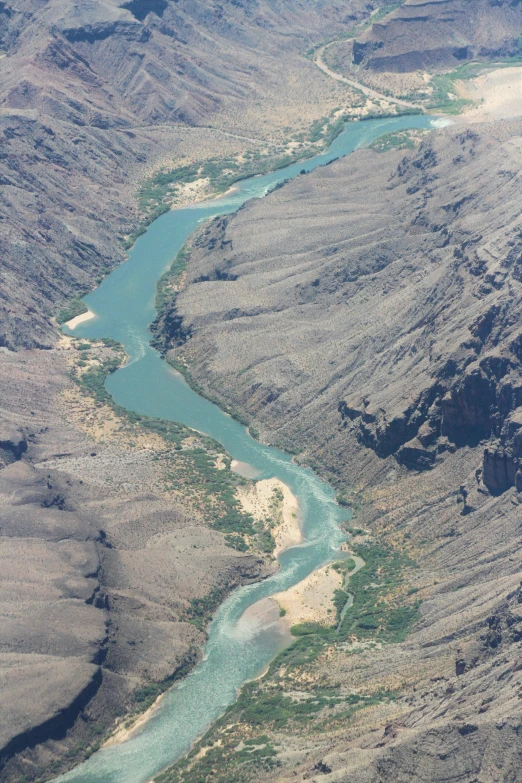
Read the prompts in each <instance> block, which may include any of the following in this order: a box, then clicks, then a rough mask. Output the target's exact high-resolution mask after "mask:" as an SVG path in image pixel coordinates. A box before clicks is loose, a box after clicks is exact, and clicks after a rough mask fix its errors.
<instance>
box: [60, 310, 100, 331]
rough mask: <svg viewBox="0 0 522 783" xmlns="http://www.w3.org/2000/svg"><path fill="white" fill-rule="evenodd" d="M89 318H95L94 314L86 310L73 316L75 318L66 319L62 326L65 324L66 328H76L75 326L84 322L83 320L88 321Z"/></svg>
mask: <svg viewBox="0 0 522 783" xmlns="http://www.w3.org/2000/svg"><path fill="white" fill-rule="evenodd" d="M91 318H96V315H95V313H92V312H91V311H90V310H87V312H86V313H82V314H81V315H77V316H75V318H71V320H70V321H66V323H65V324H64V326H66V327H67V328H68V329H76V327H77V326H79V325H80V324H83V323H85V321H90V320H91Z"/></svg>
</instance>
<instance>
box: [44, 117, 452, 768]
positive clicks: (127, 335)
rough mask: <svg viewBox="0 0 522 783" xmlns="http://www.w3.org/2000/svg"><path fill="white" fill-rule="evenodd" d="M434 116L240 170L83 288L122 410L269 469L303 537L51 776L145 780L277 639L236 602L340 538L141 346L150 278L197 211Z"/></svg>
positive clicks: (321, 496) (331, 501)
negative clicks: (144, 713) (144, 697)
mask: <svg viewBox="0 0 522 783" xmlns="http://www.w3.org/2000/svg"><path fill="white" fill-rule="evenodd" d="M438 122H439V121H437V120H436V119H434V118H433V117H431V118H430V117H429V116H425V115H420V116H405V117H397V118H390V119H381V120H368V121H365V122H359V123H348V124H347V125H346V127H345V130H344V131H343V133H342V134H341V135H340V136H338V137H337V139H336V140H335V141H334V142H333V143H332V145H331V147H330V148H329V150H328V151H327V152H326V153H324V154H322V155H318V156H316V157H315V158H312V159H310V160H307V161H301V162H299V163H296V164H292V165H291V166H288V167H287V168H284V169H280V170H279V171H277V172H274V173H271V174H267V175H265V176H260V177H253V178H251V179H248V180H244V181H242V182H240V183H238V185H237V188H236V189H235V190H234V192H233V193H230V194H229V195H227V196H226V197H223V198H219V199H215V200H213V201H206V202H201V203H200V204H196V205H194V206H192V207H188V208H184V209H177V210H172V211H171V212H168V213H166V214H165V215H162V216H161V217H160V218H158V219H157V220H156V221H155V222H154V223H153V224H152V225H151V226H150V227H149V229H148V230H147V232H146V233H145V234H144V235H143V236H141V237H140V238H139V239H138V240H137V242H136V244H135V245H134V247H133V249H132V251H131V252H130V255H129V259H128V261H127V262H125V263H124V264H122V265H121V266H120V267H118V268H117V269H115V270H114V271H113V272H112V273H111V274H110V275H109V276H108V277H107V278H106V279H105V280H104V281H103V282H102V283H101V285H100V286H99V288H97V289H96V290H95V291H93V293H91V294H89V295H88V296H87V297H85V300H84V301H85V303H86V305H87V306H88V307H89V309H90V310H91V311H92V312H93V313H94V314H95V318H93V319H92V320H90V321H86V322H84V323H83V324H81V325H79V326H77V327H76V329H75V330H74V332H71V334H74V336H76V337H86V338H96V337H112V338H113V339H115V340H118V341H119V342H121V343H122V344H123V346H124V348H125V351H126V353H127V355H128V357H129V361H128V363H127V365H126V366H125V367H123V368H122V369H120V370H118V371H117V372H115V373H114V374H112V375H110V376H109V377H108V379H107V389H108V391H109V392H110V394H111V395H112V397H113V398H114V400H115V401H116V402H117V403H119V404H120V405H122V406H123V407H125V408H127V409H129V410H133V411H136V412H138V413H141V414H146V415H149V416H157V417H160V418H162V419H169V420H172V421H177V422H181V423H183V424H185V425H187V426H188V427H192V428H193V429H196V430H199V431H200V432H203V433H205V434H207V435H209V436H211V437H212V438H214V439H215V440H217V441H219V442H220V443H221V444H222V445H223V446H224V447H225V449H226V450H227V451H228V453H229V454H230V455H231V456H232V457H233V458H234V459H236V460H238V461H240V462H246V463H248V464H250V465H252V466H253V468H254V469H255V470H256V472H257V474H258V476H259V477H260V478H268V477H271V476H276V477H277V478H279V479H281V481H283V482H285V484H287V485H288V486H289V487H290V489H291V490H292V492H293V493H294V494H295V495H296V497H297V499H298V501H299V505H300V516H301V522H302V529H303V534H304V538H305V542H304V543H303V544H302V545H300V546H298V547H294V548H292V549H289V550H286V551H285V552H283V553H282V554H281V555H280V557H279V561H280V566H281V567H280V570H279V571H278V572H277V573H276V574H275V575H274V576H272V577H270V578H269V579H267V580H265V581H263V582H260V583H257V584H254V585H249V586H247V587H241V588H238V589H237V590H235V591H234V593H233V594H232V595H231V596H230V597H229V598H228V599H227V600H226V601H225V602H224V603H223V604H222V605H221V607H220V608H219V609H218V611H217V613H216V615H215V617H214V619H213V621H212V623H211V625H210V629H209V637H208V641H207V643H206V646H205V651H204V658H203V660H202V661H201V663H199V664H198V665H197V667H196V668H195V669H194V670H193V672H192V673H191V674H190V675H189V676H188V677H186V678H185V680H183V681H182V682H180V683H179V684H177V685H175V686H174V687H173V688H172V689H171V690H170V691H169V692H168V693H167V694H166V695H165V697H164V698H163V699H162V700H161V702H160V704H159V706H158V708H157V710H156V711H155V712H154V713H153V714H152V716H151V718H150V720H149V721H148V722H146V723H145V724H144V725H143V727H142V728H141V729H140V730H139V731H138V732H137V733H136V734H134V735H133V736H132V737H131V738H130V739H128V740H127V741H126V742H124V743H122V744H119V745H113V746H109V747H106V748H102V749H101V750H99V751H98V752H97V753H95V754H93V756H91V757H90V758H89V759H88V760H87V761H85V762H84V763H82V764H80V765H79V766H78V767H76V768H75V769H73V770H72V771H71V772H69V773H67V774H66V775H63V776H61V777H60V778H59V781H60V783H145V782H146V781H148V780H149V779H150V778H151V777H152V776H153V775H154V774H156V773H158V772H159V771H160V770H162V769H163V768H164V767H166V766H167V765H169V764H171V763H173V762H174V761H176V760H177V759H178V758H180V756H182V755H183V754H184V753H186V752H187V750H188V749H189V748H190V746H191V745H192V744H193V742H194V741H195V740H196V739H197V738H198V737H199V736H201V734H203V733H204V731H205V730H206V729H207V728H208V726H209V725H210V724H211V723H212V722H213V721H214V720H216V719H217V718H218V717H219V716H220V715H221V714H222V713H223V712H224V710H225V709H226V707H227V706H228V705H229V704H231V703H232V702H233V701H234V699H235V698H236V695H237V692H238V689H239V688H240V687H241V686H242V685H243V684H244V683H245V682H246V681H247V680H250V679H252V678H253V677H255V676H256V675H258V674H259V673H260V672H261V671H263V669H264V668H265V667H266V666H267V664H268V663H269V662H270V661H271V660H272V659H273V658H274V656H275V655H276V654H277V653H278V652H279V651H280V650H281V649H282V647H283V646H284V644H285V643H286V640H285V638H284V636H283V634H282V631H281V628H280V624H279V623H278V622H276V621H272V622H267V623H263V622H262V621H261V620H258V621H256V620H255V618H252V617H251V616H249V617H248V619H247V618H244V617H242V616H243V614H244V612H245V610H246V609H247V608H248V607H249V606H251V605H252V604H254V603H255V602H257V601H259V600H260V599H262V598H265V597H267V596H269V595H271V594H273V593H276V592H280V591H282V590H286V589H287V588H288V587H291V586H292V585H294V584H296V583H297V582H299V581H300V580H301V579H303V578H304V577H305V576H307V575H308V574H309V573H311V572H312V571H314V570H315V569H317V568H318V567H320V566H321V565H323V564H325V563H327V562H330V561H331V560H332V559H334V558H335V555H336V553H337V552H338V551H339V547H340V545H341V543H342V542H343V541H344V540H345V539H346V535H345V534H344V533H343V532H342V530H341V528H340V522H342V521H343V520H346V518H347V512H346V510H343V509H342V508H341V507H340V506H338V505H337V504H336V502H335V493H334V491H333V489H332V488H331V487H330V486H329V485H328V484H326V483H325V482H323V481H321V480H320V479H319V478H318V477H317V476H316V475H315V474H314V473H313V472H312V471H311V470H308V469H306V468H302V467H299V466H297V465H295V464H294V463H293V462H292V460H291V457H290V456H288V455H287V454H285V453H283V452H281V451H279V450H278V449H275V448H270V447H268V446H264V445H262V444H260V443H258V442H257V441H255V440H254V439H253V438H251V437H250V435H249V434H248V432H247V431H246V429H245V427H243V426H242V425H241V424H239V423H238V422H237V421H235V420H234V419H232V418H231V417H230V416H228V415H226V414H225V413H223V412H222V411H221V410H220V409H219V408H218V407H217V406H216V405H213V404H212V403H210V402H209V401H208V400H206V399H204V398H203V397H200V396H199V395H198V394H196V393H195V392H194V391H192V390H191V389H190V387H189V386H188V385H187V383H186V382H185V380H184V379H183V377H182V376H181V375H179V373H176V372H175V371H174V370H173V369H172V368H170V367H169V366H168V365H167V364H166V362H164V361H163V360H162V359H161V358H160V357H159V355H158V354H157V353H156V352H155V351H154V350H153V349H152V348H151V347H150V345H149V340H150V333H149V331H148V326H149V324H150V323H151V321H152V320H153V319H154V317H155V315H156V312H155V308H154V300H155V294H156V283H157V280H158V278H159V277H160V276H161V275H162V274H163V272H164V271H165V270H166V269H167V268H168V267H169V266H170V263H171V262H172V260H173V259H174V257H175V256H176V254H177V252H178V250H179V249H180V248H181V247H182V246H183V245H184V243H185V241H186V239H187V238H188V236H189V235H190V234H191V233H192V232H193V231H194V230H195V229H196V228H197V226H198V224H199V223H201V222H202V221H204V220H208V219H209V218H211V217H214V216H216V215H222V214H229V213H232V212H235V211H236V210H237V209H238V208H239V207H240V206H241V205H242V204H243V203H244V202H245V201H247V200H248V199H251V198H260V197H263V196H264V195H266V193H267V192H268V191H269V190H270V189H271V188H273V187H274V186H275V185H277V184H278V183H279V182H282V181H283V180H286V179H291V178H293V177H296V176H298V175H299V174H300V172H301V171H303V170H305V171H307V172H308V171H311V170H312V169H314V168H316V167H317V166H321V165H325V164H326V163H328V162H330V161H332V160H334V159H335V158H338V157H342V156H344V155H347V154H349V153H350V152H353V150H355V149H357V148H359V147H361V146H363V145H366V144H368V143H370V142H371V141H372V140H373V139H375V138H377V137H378V136H381V135H382V134H384V133H389V132H391V131H396V130H403V129H406V128H429V127H434V126H436V125H437V123H438Z"/></svg>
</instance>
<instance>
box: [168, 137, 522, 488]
mask: <svg viewBox="0 0 522 783" xmlns="http://www.w3.org/2000/svg"><path fill="white" fill-rule="evenodd" d="M502 133H504V134H506V135H505V137H503V136H502V135H501V136H495V135H493V134H492V132H491V131H490V130H488V129H484V130H483V131H482V133H481V134H478V133H476V132H475V131H471V130H466V129H461V130H459V131H454V132H451V131H448V132H446V133H445V134H441V135H440V136H439V138H438V139H437V140H434V141H432V140H431V139H429V140H427V141H425V142H423V143H422V144H421V146H420V147H419V149H418V151H417V152H416V153H415V154H414V155H411V156H407V157H404V156H403V155H401V154H400V153H396V154H395V162H394V164H393V166H392V165H391V163H389V164H388V165H387V167H386V169H382V168H381V167H380V160H382V159H380V158H379V155H378V154H377V153H373V152H363V153H359V154H358V155H356V156H354V157H352V158H350V159H349V160H346V161H342V162H339V163H337V164H334V165H333V166H330V167H328V169H325V170H324V171H320V172H318V173H316V174H314V175H312V176H303V177H301V178H299V180H297V181H295V182H293V183H291V184H289V185H288V186H287V187H286V188H283V189H282V191H278V192H277V193H275V194H273V195H271V196H270V197H269V199H268V200H267V201H266V204H265V203H264V202H263V203H262V204H261V203H260V204H257V203H256V204H252V205H248V206H247V207H246V208H245V209H244V210H242V211H241V212H240V213H239V214H238V215H237V216H235V217H233V218H231V219H230V220H229V221H228V223H225V224H223V222H222V221H216V222H215V223H214V225H212V226H211V227H210V228H209V229H207V231H206V232H205V233H204V234H203V235H202V236H201V237H200V238H199V240H198V241H197V243H196V248H195V251H194V253H193V260H192V263H191V267H190V268H191V284H190V286H189V288H188V290H187V291H186V292H184V293H183V294H181V295H180V296H178V299H177V311H176V312H177V315H178V318H179V317H180V316H182V317H183V322H182V324H181V326H180V325H179V322H178V326H179V328H178V337H179V334H183V335H184V336H185V338H187V337H188V338H189V339H188V341H187V344H186V348H185V354H186V356H187V357H189V358H190V359H191V360H193V361H194V362H195V365H194V367H195V371H196V373H197V375H198V377H199V378H203V379H204V380H205V381H206V383H207V384H208V385H209V386H212V388H213V391H216V390H217V388H218V386H220V387H221V388H222V392H221V393H222V394H223V396H225V397H226V398H227V399H228V400H229V401H230V402H233V403H234V404H237V403H239V404H240V405H241V407H242V409H243V410H250V411H254V412H255V414H256V416H258V417H259V419H261V420H263V423H264V425H265V426H267V427H269V428H270V429H272V430H277V431H279V432H281V434H282V433H284V434H285V435H286V434H287V433H290V432H292V435H293V437H296V438H297V439H298V441H299V442H301V443H304V442H305V440H306V437H308V433H309V432H310V431H315V432H316V433H318V432H321V431H322V432H324V438H325V439H326V438H329V439H331V437H332V434H333V432H335V433H336V434H335V435H334V436H333V437H334V439H338V440H339V443H341V442H342V441H343V440H344V438H345V436H346V435H348V434H349V436H350V437H354V438H355V439H356V440H357V441H358V442H359V443H360V444H361V445H362V446H364V447H366V448H369V449H372V450H373V451H374V452H375V453H376V454H377V455H378V457H379V458H381V459H384V458H387V457H389V456H391V455H393V456H394V458H395V460H396V461H397V462H398V463H399V464H401V465H405V466H406V467H408V468H409V469H414V470H424V469H429V468H431V467H433V465H435V464H436V463H437V462H438V461H440V460H443V459H444V455H445V454H446V453H448V452H452V451H455V450H456V449H459V448H476V447H477V446H478V445H479V444H480V443H483V444H485V443H486V442H487V444H488V445H487V446H482V447H481V448H482V449H483V451H484V455H485V456H484V465H483V466H482V465H477V470H479V473H480V475H481V476H482V477H483V478H482V479H481V480H482V481H483V483H484V484H485V486H486V487H487V488H489V489H491V490H493V491H501V487H503V488H504V489H506V488H508V487H509V486H514V485H515V483H516V473H517V466H518V463H517V460H518V457H519V454H518V450H517V448H518V447H517V443H518V441H517V416H518V413H517V411H518V410H519V407H520V405H521V404H522V385H521V383H522V376H521V365H520V358H519V353H520V349H519V343H520V339H521V337H520V334H519V331H520V327H519V315H518V311H519V308H520V302H521V300H520V291H519V288H520V279H519V278H520V269H519V266H520V259H521V252H522V245H521V242H520V236H519V234H520V231H519V225H520V223H519V221H520V211H519V205H518V196H517V193H518V190H519V187H520V180H519V174H518V165H519V163H518V160H519V155H520V145H519V137H518V135H517V134H518V128H517V127H516V126H511V127H508V126H506V128H505V129H504V130H503V131H502ZM388 160H390V159H389V158H388ZM365 169H368V171H370V172H371V174H370V175H369V176H367V175H364V174H363V171H365ZM491 172H495V174H494V175H492V173H491ZM492 177H494V179H495V183H496V185H495V187H494V188H491V187H490V184H491V178H492ZM368 192H371V193H372V194H376V195H375V196H373V195H372V203H371V204H368V202H367V198H368V196H367V194H368ZM378 194H381V195H378ZM272 210H274V212H272ZM277 214H281V215H285V218H284V219H283V218H281V219H279V218H277V217H276V215H277ZM292 225H299V231H298V233H296V234H295V236H294V235H293V234H292V233H291V229H290V228H289V226H292ZM290 247H291V248H292V250H291V251H289V249H288V248H290ZM223 270H226V275H224V274H223ZM218 273H219V274H218ZM274 314H276V315H274ZM257 335H263V338H262V339H260V340H259V341H258V340H257V339H256V336H257ZM245 339H248V346H249V349H248V351H246V352H245V351H242V352H240V351H239V350H238V347H239V345H240V344H242V341H243V340H245ZM178 342H179V339H178ZM283 357H287V359H286V360H285V359H284V358H283ZM230 372H233V373H236V372H237V373H238V374H240V377H241V381H240V383H239V385H238V386H234V388H233V389H232V387H231V385H230V384H229V383H228V382H227V377H230V376H229V375H228V374H229V373H230ZM221 384H222V386H221ZM303 404H304V408H303ZM294 416H297V418H296V419H295V420H294V424H290V423H289V422H290V421H291V420H292V419H293V417H294ZM305 432H306V433H307V434H306V435H305V434H304V433H305ZM298 433H303V434H302V435H301V434H298ZM327 433H328V434H327ZM315 437H316V439H317V437H318V436H317V435H316V436H315ZM339 448H340V449H341V446H340V447H339Z"/></svg>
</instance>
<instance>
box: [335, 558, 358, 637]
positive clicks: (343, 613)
mask: <svg viewBox="0 0 522 783" xmlns="http://www.w3.org/2000/svg"><path fill="white" fill-rule="evenodd" d="M350 559H351V560H353V562H354V563H355V568H352V570H351V571H349V572H348V573H347V574H346V577H345V579H344V583H343V590H346V588H347V587H348V585H349V583H350V579H351V578H352V576H355V574H356V573H357V571H360V570H361V568H364V566H365V565H366V563H365V562H364V560H363V559H362V557H359V555H350ZM352 606H353V593H348V600H347V601H346V603H345V605H344V606H343V608H342V610H341V614H340V615H339V623H338V625H337V628H336V629H335V632H336V633H339V631H340V630H341V625H342V624H343V620H344V618H345V616H346V612H347V611H348V609H351V608H352Z"/></svg>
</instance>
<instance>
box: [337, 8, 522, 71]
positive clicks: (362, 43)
mask: <svg viewBox="0 0 522 783" xmlns="http://www.w3.org/2000/svg"><path fill="white" fill-rule="evenodd" d="M521 26H522V6H521V4H520V3H519V2H517V1H516V2H511V1H510V0H473V2H468V0H428V2H426V0H406V2H405V3H404V4H403V5H401V7H400V8H398V9H397V10H396V11H393V12H392V13H391V14H389V15H388V16H386V17H385V18H384V19H383V20H382V21H380V22H377V23H375V24H374V25H372V27H371V28H370V29H369V30H368V31H367V32H366V33H364V34H363V35H361V36H360V37H358V38H357V39H356V40H355V41H354V43H353V49H352V62H353V65H354V66H363V67H365V68H370V69H372V70H377V71H400V72H408V71H416V70H419V69H426V68H438V67H451V66H455V65H458V64H460V63H462V62H463V61H466V60H471V59H482V58H486V59H491V58H500V57H511V56H513V55H520V54H521V46H520V29H521Z"/></svg>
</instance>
